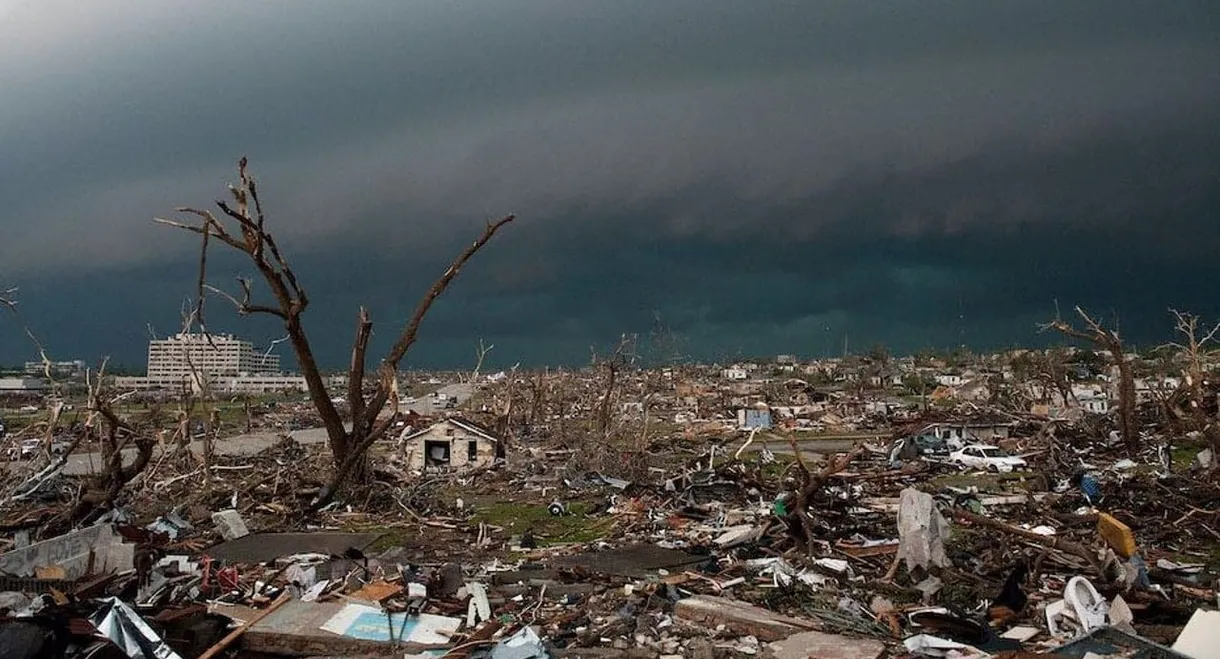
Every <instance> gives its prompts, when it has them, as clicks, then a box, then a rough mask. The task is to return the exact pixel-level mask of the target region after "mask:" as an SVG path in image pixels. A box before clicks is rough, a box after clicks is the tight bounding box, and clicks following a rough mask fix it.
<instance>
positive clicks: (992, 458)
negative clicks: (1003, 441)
mask: <svg viewBox="0 0 1220 659" xmlns="http://www.w3.org/2000/svg"><path fill="white" fill-rule="evenodd" d="M949 461H950V462H953V463H956V464H959V465H962V466H963V467H973V468H975V469H985V470H987V471H994V472H1010V471H1013V470H1014V469H1025V468H1026V467H1028V466H1029V465H1028V463H1026V462H1025V460H1023V459H1022V458H1018V457H1015V456H1011V455H1008V454H1007V453H1005V452H1004V450H1003V449H1001V448H1000V447H998V446H991V445H989V444H971V445H970V446H966V447H964V448H962V449H959V450H957V451H954V452H952V453H950V454H949Z"/></svg>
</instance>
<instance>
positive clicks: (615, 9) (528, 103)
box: [0, 0, 1220, 366]
mask: <svg viewBox="0 0 1220 659" xmlns="http://www.w3.org/2000/svg"><path fill="white" fill-rule="evenodd" d="M1217 35H1220V7H1217V5H1216V4H1215V3H1213V2H1203V1H1192V0H1182V1H1180V2H1168V3H1167V2H1163V1H1148V2H1141V1H1128V2H1117V3H1116V2H1112V1H1101V0H1078V1H1074V2H1063V1H1062V0H1056V1H1042V0H1020V1H1009V0H989V1H988V2H977V1H976V0H923V1H920V2H916V1H914V0H842V1H839V0H799V1H791V2H779V1H770V0H740V1H736V2H734V1H728V0H698V1H696V0H665V1H664V2H658V1H657V0H614V1H607V0H596V1H594V0H587V1H586V0H486V1H463V0H448V1H440V0H433V1H430V2H423V1H417V0H413V1H407V0H345V1H343V2H339V1H332V2H322V1H320V0H319V1H314V0H259V1H258V2H249V1H245V2H236V1H228V0H212V1H210V2H196V1H189V0H155V1H154V0H125V1H122V2H118V1H114V2H112V1H109V0H91V1H90V2H69V1H67V0H0V94H2V96H0V98H2V99H3V100H2V101H0V154H2V157H0V202H3V211H2V212H0V285H15V286H19V287H20V289H21V291H20V298H21V306H22V307H23V309H24V320H25V321H26V322H28V323H29V324H30V325H31V326H32V328H33V329H34V330H35V331H36V332H37V333H38V334H39V336H41V337H42V338H43V339H44V340H45V341H46V343H48V345H49V347H50V348H51V350H52V352H53V353H54V354H55V356H57V357H65V358H66V357H80V358H85V359H89V360H95V359H97V358H100V357H101V356H103V355H113V356H114V357H115V358H116V359H117V360H118V361H120V362H124V363H129V364H140V363H141V362H142V360H143V354H144V346H145V341H146V339H147V338H148V336H149V333H150V331H151V332H152V333H155V334H158V335H161V334H167V333H171V332H172V331H174V329H175V326H176V325H177V324H178V323H179V322H180V321H179V309H180V307H181V305H182V301H183V299H184V298H185V297H186V296H187V295H189V294H191V291H192V288H193V277H194V274H193V268H194V265H193V262H194V259H195V255H194V252H195V251H196V250H197V244H196V242H195V241H193V240H191V237H190V236H189V235H187V234H184V233H181V232H176V231H173V230H169V229H166V228H161V227H155V226H154V225H153V224H152V223H151V218H152V217H154V216H166V215H171V214H172V212H173V208H175V207H177V206H182V205H193V206H203V205H207V204H209V203H211V202H212V201H214V200H215V199H217V198H220V197H222V196H223V194H224V191H225V185H226V184H227V183H228V182H230V181H232V180H233V179H234V178H235V169H234V163H235V161H236V160H237V158H239V157H240V156H242V155H245V156H248V157H249V158H250V161H251V166H252V168H253V171H254V173H255V175H256V176H257V177H258V178H259V180H260V182H261V188H262V192H263V195H264V198H265V200H266V204H267V207H268V211H269V215H270V220H269V221H270V222H271V224H272V226H273V227H274V230H275V232H276V234H277V236H278V237H279V238H280V240H281V242H282V243H283V244H284V246H285V248H286V249H287V250H288V251H289V252H290V254H291V255H292V260H293V263H294V264H295V266H296V268H297V269H298V271H299V273H300V275H301V277H302V279H303V280H304V283H305V285H306V288H307V289H308V290H309V291H310V293H311V295H312V297H313V298H314V300H315V305H314V307H312V308H311V309H310V311H309V312H308V314H307V319H308V323H309V325H310V327H311V328H312V329H313V331H314V335H315V336H314V342H315V344H316V345H317V346H318V349H319V352H320V353H321V356H322V358H323V360H324V361H325V362H326V363H328V364H330V365H334V366H338V365H340V364H342V363H343V361H344V360H345V359H346V354H347V353H348V351H349V344H350V336H351V334H352V330H353V328H354V324H355V318H356V310H357V308H358V306H359V305H360V304H362V303H363V304H367V305H368V306H369V307H370V309H371V311H372V314H373V318H374V321H375V323H376V328H377V330H376V334H375V336H376V337H377V339H378V340H379V341H380V342H381V343H379V345H384V344H385V343H386V342H388V341H389V340H391V339H392V336H393V334H394V329H395V327H396V325H398V324H401V323H402V322H403V321H404V320H405V318H406V317H407V316H408V315H409V313H410V310H411V308H412V307H413V306H414V304H415V301H416V299H417V298H418V296H419V294H420V293H421V292H422V291H423V290H424V289H426V288H427V286H428V284H429V283H430V282H431V280H432V278H434V277H435V276H436V275H437V274H439V272H440V271H441V270H442V269H443V268H444V265H445V263H446V262H447V261H448V260H449V259H450V258H451V257H452V255H453V254H454V253H455V252H456V251H457V250H459V249H461V247H462V245H463V243H465V242H467V241H469V240H470V239H471V238H472V237H473V236H474V235H476V234H477V232H478V231H479V230H480V228H481V227H482V225H483V223H484V222H486V221H487V220H489V219H492V218H495V217H498V216H500V215H503V214H506V213H510V212H511V213H517V214H518V216H519V218H520V219H519V221H518V223H516V224H514V225H512V226H510V227H509V228H508V229H507V230H506V232H505V233H504V234H503V235H502V236H500V237H498V238H497V239H496V240H495V242H494V243H493V244H492V245H491V246H490V247H489V248H488V250H487V251H486V252H485V253H483V254H480V255H479V256H478V257H477V262H476V263H474V264H473V265H472V266H471V267H470V268H469V269H468V270H466V271H465V272H463V274H462V276H461V278H459V280H458V281H457V282H456V283H455V284H454V286H453V288H452V289H451V290H450V291H449V293H447V294H446V297H445V298H443V299H442V301H441V302H439V303H438V304H437V306H436V309H435V315H434V316H432V317H431V318H430V319H429V321H428V322H427V323H426V324H425V328H424V331H423V333H422V337H421V339H422V340H421V343H420V344H418V348H417V349H416V353H415V354H414V356H413V358H412V359H411V360H410V361H412V363H414V364H417V365H454V366H457V365H467V364H468V363H469V362H472V361H473V359H474V353H475V347H476V345H477V343H478V339H479V338H480V337H482V338H484V339H485V340H486V341H487V342H490V343H494V344H495V345H496V348H495V350H494V351H493V353H492V354H493V355H494V356H495V357H496V358H497V359H498V361H499V362H500V363H509V364H511V363H512V362H514V361H518V360H521V361H524V362H527V363H542V362H550V363H557V362H568V363H572V362H580V361H583V360H586V359H587V358H588V354H589V346H590V345H591V344H604V343H605V342H607V341H609V340H610V339H611V337H613V336H615V335H617V334H619V333H621V332H647V331H648V330H649V328H650V327H651V326H652V325H653V324H654V322H655V319H656V318H657V317H659V318H661V320H662V322H663V323H664V324H665V325H666V326H668V327H669V328H671V329H672V330H673V331H675V332H677V333H679V334H681V335H682V336H683V337H684V338H685V340H686V345H687V348H688V350H689V352H690V353H692V355H693V356H697V357H702V358H707V359H716V358H720V359H724V358H730V357H732V356H734V355H738V354H758V353H764V354H766V353H777V352H795V353H798V354H801V355H805V356H817V355H821V354H826V353H828V352H836V351H841V350H842V343H843V338H844V336H847V337H848V340H849V343H850V344H851V345H852V346H858V347H860V348H861V349H863V348H866V347H867V346H868V345H870V344H872V343H875V342H885V343H887V344H889V345H890V346H891V347H893V348H894V349H895V350H898V351H909V350H915V349H918V348H922V347H928V346H940V347H946V346H952V345H956V344H961V343H966V344H969V345H972V346H975V347H979V348H987V347H995V346H1007V345H1014V344H1020V343H1030V342H1035V341H1038V340H1040V337H1039V336H1038V335H1037V334H1036V331H1035V329H1034V323H1035V321H1037V320H1040V319H1045V318H1046V317H1047V316H1048V315H1050V314H1053V312H1054V305H1055V301H1056V300H1058V301H1059V302H1060V304H1062V305H1063V306H1065V307H1067V306H1070V305H1072V304H1076V303H1080V304H1083V305H1087V306H1089V307H1090V308H1092V309H1094V310H1096V311H1097V312H1098V313H1099V314H1101V315H1104V316H1106V317H1107V318H1114V317H1117V318H1119V319H1120V322H1121V323H1122V327H1123V331H1124V333H1125V334H1127V335H1128V336H1129V337H1130V338H1131V339H1132V340H1136V341H1141V342H1149V341H1158V340H1163V339H1167V338H1168V332H1169V331H1170V329H1171V327H1172V324H1171V322H1170V320H1169V317H1168V314H1167V312H1166V308H1167V307H1168V306H1171V305H1172V306H1176V307H1179V308H1186V309H1191V310H1194V311H1197V312H1199V313H1201V314H1203V315H1205V316H1207V317H1214V316H1218V315H1220V299H1218V297H1217V295H1216V293H1215V282H1216V280H1217V255H1218V254H1220V131H1218V130H1217V126H1218V125H1220V37H1217ZM250 274H252V273H251V268H250V267H249V265H248V264H245V263H242V262H241V261H239V260H236V259H229V260H223V259H222V260H218V261H217V263H216V264H215V265H214V267H213V275H214V277H213V278H214V281H215V282H216V283H218V284H229V283H230V282H232V278H233V277H235V276H237V275H250ZM217 302H219V300H218V301H217ZM212 306H213V308H214V309H217V310H216V311H214V312H213V318H212V320H213V322H212V325H213V328H218V329H223V330H227V331H231V332H234V333H238V334H242V335H246V336H249V337H250V338H252V339H254V340H256V341H259V342H263V343H265V342H267V341H270V340H271V339H274V338H277V337H278V333H277V331H276V327H275V324H274V323H272V322H268V321H266V320H258V319H254V320H251V319H239V318H236V317H235V316H232V315H224V314H221V312H220V311H219V309H220V304H217V303H214V304H213V305H212ZM218 326H219V327H218ZM30 356H31V349H30V347H29V343H28V341H26V340H25V339H24V337H23V335H22V334H21V333H20V332H19V331H18V330H17V327H16V324H15V323H14V322H13V321H12V319H3V320H0V362H9V363H11V362H16V361H21V360H23V359H25V358H28V357H30ZM285 356H287V355H285Z"/></svg>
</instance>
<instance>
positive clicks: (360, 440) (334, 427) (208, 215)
mask: <svg viewBox="0 0 1220 659" xmlns="http://www.w3.org/2000/svg"><path fill="white" fill-rule="evenodd" d="M238 177H239V183H238V184H237V185H236V186H230V187H229V190H230V192H231V193H232V196H233V202H232V204H230V203H228V202H225V201H218V202H216V205H217V207H218V208H219V209H220V212H221V215H220V217H219V218H218V217H217V216H216V215H214V214H213V213H212V212H211V211H209V210H206V209H198V208H180V209H178V210H179V212H182V213H187V214H190V215H193V216H195V217H197V218H199V220H198V222H197V223H189V222H182V221H177V220H169V219H163V218H157V220H156V221H157V222H159V223H161V224H166V225H169V226H173V227H177V228H180V229H185V230H187V231H191V232H194V233H196V234H198V235H199V236H200V258H199V289H200V292H201V293H202V292H204V291H206V292H212V293H215V294H218V295H222V296H223V297H225V298H227V299H228V300H229V301H230V302H232V303H233V304H234V305H235V306H236V308H237V311H238V313H240V314H242V315H250V314H265V315H269V316H274V317H276V318H279V319H280V321H282V322H283V324H284V329H285V332H286V334H287V335H288V337H289V341H290V343H291V344H292V348H293V352H294V353H295V355H296V358H297V363H298V365H299V368H300V369H301V373H302V375H303V376H304V378H305V382H306V385H307V387H308V389H309V396H310V400H311V401H312V402H313V405H314V407H315V408H316V409H317V411H318V414H319V416H321V418H322V423H323V425H324V426H325V427H326V434H327V439H328V447H329V449H330V452H331V455H332V457H333V459H334V468H333V473H332V475H331V479H330V482H329V483H328V486H327V487H326V488H324V489H323V491H322V493H321V494H320V495H319V496H318V497H317V498H316V499H315V500H314V501H313V502H312V507H313V508H315V509H316V508H319V507H321V506H324V505H326V504H327V503H329V502H330V501H331V500H332V499H333V498H334V496H335V495H336V494H337V493H338V491H339V489H340V488H341V487H342V486H343V485H344V484H345V483H346V482H347V481H348V479H349V478H350V477H352V476H353V475H354V476H356V477H357V478H358V479H362V478H363V476H364V474H365V473H366V472H365V466H366V460H365V456H366V454H367V452H368V450H369V448H370V447H372V445H373V443H374V442H375V441H377V440H378V439H379V438H381V437H383V436H384V435H385V434H386V432H387V431H388V430H389V428H390V426H391V425H392V423H393V417H392V415H391V416H390V417H388V418H381V416H380V415H381V412H382V411H383V410H384V409H385V408H386V405H387V403H390V402H391V400H390V399H391V395H392V394H394V392H395V390H396V388H397V381H398V378H397V374H398V365H399V363H400V362H402V360H403V358H404V357H405V356H406V354H407V351H408V350H410V348H411V346H412V345H414V344H415V341H416V338H417V334H418V332H419V326H420V323H422V322H423V319H424V317H425V316H426V315H427V313H428V310H429V309H431V307H432V303H433V302H434V301H435V300H436V298H437V297H439V296H440V295H441V293H443V292H444V291H445V289H446V288H448V287H449V284H450V283H451V282H452V281H453V279H454V278H455V277H457V275H458V273H459V272H460V271H461V269H462V267H463V266H465V265H466V263H467V261H469V260H470V258H471V257H473V256H474V255H475V253H476V252H478V251H479V250H480V249H481V248H482V247H483V246H484V245H486V244H487V243H488V241H490V240H491V238H492V236H494V235H495V233H496V232H497V231H498V230H499V229H500V228H502V227H503V226H505V225H506V224H508V223H509V222H512V221H513V219H514V216H512V215H508V216H505V217H503V218H500V219H499V220H496V221H494V222H489V223H488V224H487V226H486V227H485V228H484V230H483V232H482V234H481V235H480V236H479V237H478V238H477V239H476V240H475V241H474V242H473V243H471V244H470V246H468V247H467V248H466V249H465V250H464V251H463V252H462V253H461V254H459V255H458V256H457V258H455V259H454V260H453V262H452V263H451V264H450V265H449V267H448V268H447V269H446V270H445V271H444V273H443V274H441V276H440V277H439V278H438V279H437V280H436V281H435V282H433V284H432V286H431V287H430V288H429V289H428V291H427V293H425V294H424V296H423V298H422V299H420V301H419V304H418V305H417V306H416V308H415V312H414V313H413V314H412V316H411V318H410V320H408V321H407V323H406V325H405V326H404V327H403V328H402V330H401V331H400V333H399V335H398V338H397V340H395V342H394V344H393V346H392V347H391V348H390V350H389V352H388V353H387V354H386V355H385V356H384V357H383V358H382V359H381V362H380V365H379V366H378V368H377V372H376V374H375V376H373V377H375V378H376V384H375V385H374V387H372V392H371V393H370V394H368V395H367V396H366V394H365V393H364V384H365V379H366V360H367V352H368V347H369V339H370V337H371V336H372V331H373V322H372V320H371V319H370V317H369V313H368V310H367V309H365V308H363V307H361V308H360V310H359V314H358V316H357V321H356V336H355V339H354V340H353V342H352V352H351V364H350V367H349V369H348V385H347V403H348V406H349V407H350V410H351V416H352V427H351V429H350V430H348V429H347V428H346V427H345V426H344V423H343V418H342V416H340V413H339V410H338V409H337V408H336V406H335V404H334V402H332V400H331V397H330V395H329V394H328V393H327V391H326V383H325V380H324V379H323V377H322V370H321V368H320V367H319V366H318V362H317V359H316V358H315V356H314V348H313V345H312V344H311V343H310V340H309V336H308V332H307V331H306V328H305V326H304V324H303V322H302V315H303V314H304V312H305V310H306V309H307V308H308V307H309V301H310V298H309V296H308V295H307V294H306V292H305V288H304V286H303V284H302V282H301V280H300V278H299V277H298V276H297V273H296V271H294V270H293V269H292V267H291V266H290V265H289V264H288V260H287V259H286V258H285V256H284V254H283V252H282V251H281V250H280V247H279V244H278V243H277V242H276V240H275V238H274V236H273V235H272V233H271V232H270V230H269V229H268V228H267V221H266V215H265V214H264V208H263V205H262V201H261V200H260V198H259V191H258V186H257V183H256V181H255V179H254V177H253V176H251V175H250V173H249V171H248V170H247V161H246V159H245V158H242V159H241V160H240V162H239V164H238ZM213 240H217V241H220V242H221V243H222V244H224V245H226V246H228V247H230V248H232V249H234V250H236V251H238V252H240V253H242V254H244V255H245V257H247V258H248V259H249V260H250V263H252V264H253V265H254V267H255V269H257V270H258V273H259V275H260V277H261V278H262V280H263V283H264V284H265V286H266V289H267V290H268V291H269V292H270V293H271V296H272V298H273V300H274V301H273V303H271V304H259V303H256V302H254V301H253V300H252V294H253V291H252V283H251V281H250V280H248V279H239V280H238V284H239V286H240V288H241V297H240V298H238V297H236V296H233V295H230V294H228V293H224V292H223V291H221V290H220V289H218V288H215V287H212V286H210V285H208V284H207V283H206V277H207V255H208V250H209V246H210V244H211V242H212V241H213ZM201 297H202V296H201ZM199 321H200V325H201V326H205V327H206V325H205V323H204V318H203V316H202V314H200V318H199ZM393 399H394V400H393V403H394V404H397V395H393Z"/></svg>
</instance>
